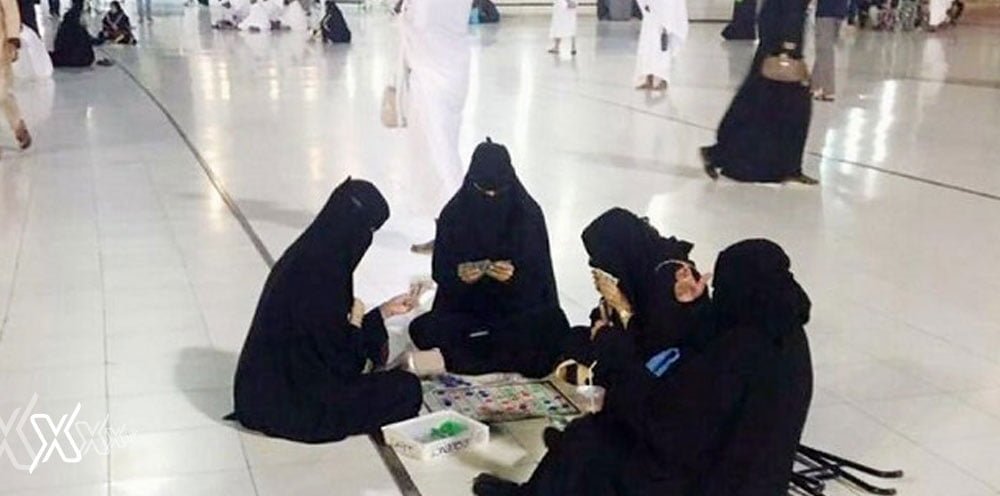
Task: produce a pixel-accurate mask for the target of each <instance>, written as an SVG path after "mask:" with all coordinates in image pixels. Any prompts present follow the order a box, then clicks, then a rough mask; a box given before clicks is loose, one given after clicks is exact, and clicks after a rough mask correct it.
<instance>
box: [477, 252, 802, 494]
mask: <svg viewBox="0 0 1000 496" xmlns="http://www.w3.org/2000/svg"><path fill="white" fill-rule="evenodd" d="M788 267H789V265H788V259H787V257H786V256H785V255H784V253H783V252H782V251H781V249H780V248H778V247H777V246H776V245H774V244H773V243H769V242H765V241H759V240H756V241H747V242H743V243H739V244H737V245H734V246H733V247H730V248H729V249H727V250H726V251H725V252H723V253H722V254H721V255H720V257H719V260H718V262H717V264H716V283H715V291H716V293H715V294H716V296H717V301H715V302H714V303H713V305H712V308H713V312H712V313H713V316H714V318H713V320H712V322H713V324H712V327H711V329H698V330H697V331H696V332H706V334H707V335H705V336H704V339H703V340H700V341H701V342H699V343H698V344H696V345H694V346H692V347H690V349H689V350H688V353H685V355H684V358H682V361H681V362H680V363H679V365H678V366H677V367H676V368H674V369H671V370H670V372H669V373H668V374H666V375H664V376H663V377H659V378H657V377H655V376H653V375H652V374H650V373H649V372H648V371H647V370H646V369H645V367H644V366H642V364H638V363H636V362H634V361H633V360H632V358H631V357H632V356H633V355H634V353H635V350H633V349H632V348H633V347H634V344H635V343H634V341H633V340H632V339H629V336H628V335H627V334H626V333H622V332H608V331H604V332H601V333H600V334H599V335H598V338H597V349H598V350H599V352H598V353H599V356H598V360H599V362H598V363H599V365H598V368H597V371H596V372H597V373H598V374H600V375H604V376H605V381H606V382H607V383H608V384H609V386H608V390H607V395H606V397H605V407H604V409H603V410H602V411H601V412H600V413H598V414H595V415H594V416H592V417H585V418H583V419H581V420H578V421H575V422H573V423H571V424H570V426H569V427H568V428H567V429H566V431H565V433H563V434H562V436H558V437H556V436H552V435H549V436H547V437H546V440H547V442H549V444H554V446H550V448H551V449H550V450H549V452H548V453H547V454H546V456H545V457H544V458H543V459H542V462H541V464H539V466H538V468H537V469H536V471H535V473H534V474H532V477H531V479H530V480H529V481H528V482H527V483H526V484H524V485H522V486H516V485H513V484H507V485H498V484H477V487H476V489H477V494H479V495H480V496H499V495H508V496H515V495H517V496H529V495H530V496H561V495H565V494H573V495H574V496H661V495H662V496H778V495H782V494H786V493H787V491H788V483H789V478H790V476H791V471H792V462H793V459H794V455H795V452H796V449H797V447H798V443H799V438H800V436H801V434H802V428H803V425H804V423H805V418H806V414H807V412H808V408H809V401H810V398H811V395H812V365H811V362H810V358H809V348H808V343H807V340H806V337H805V332H804V330H803V328H802V326H803V325H804V324H805V323H806V322H807V320H808V313H809V299H808V297H807V296H806V295H805V292H804V291H802V289H801V288H800V287H799V286H798V284H797V283H796V282H795V280H794V278H793V277H792V275H791V273H790V272H789V271H788ZM568 447H572V449H569V448H568ZM606 453H611V454H612V455H611V456H610V458H607V459H605V458H602V457H604V455H605V454H606ZM601 464H606V465H601ZM609 469H610V470H609Z"/></svg>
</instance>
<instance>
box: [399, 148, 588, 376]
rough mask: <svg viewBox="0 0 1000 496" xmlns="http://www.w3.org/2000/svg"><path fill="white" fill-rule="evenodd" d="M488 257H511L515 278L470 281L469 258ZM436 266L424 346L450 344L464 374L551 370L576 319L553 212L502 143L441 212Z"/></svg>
mask: <svg viewBox="0 0 1000 496" xmlns="http://www.w3.org/2000/svg"><path fill="white" fill-rule="evenodd" d="M480 260H491V261H494V262H498V261H510V262H511V263H512V264H513V265H514V268H515V272H514V276H513V278H511V279H510V280H508V281H504V282H501V281H498V280H495V279H493V278H491V277H489V276H484V277H483V278H482V279H480V280H479V281H477V282H475V283H472V284H467V283H465V282H463V281H462V280H461V279H460V277H459V274H458V267H459V265H460V264H463V263H467V262H476V261H480ZM432 266H433V275H434V281H435V282H436V283H437V285H438V289H437V294H436V296H435V299H434V307H433V310H432V311H431V313H429V314H427V315H425V316H422V317H420V318H418V319H417V320H416V321H414V322H413V323H412V324H411V326H410V335H411V337H412V338H413V341H414V343H415V344H417V346H418V347H420V348H432V347H438V348H441V349H442V352H443V354H444V356H445V361H446V363H447V365H448V368H449V370H452V371H455V372H461V373H483V372H496V371H513V372H521V373H524V374H526V375H531V376H539V375H545V374H547V373H548V372H551V368H550V367H551V366H552V365H553V364H554V363H553V362H554V361H555V359H556V357H557V356H558V352H559V346H560V345H559V344H558V343H559V342H560V341H561V340H562V339H563V337H564V335H565V333H566V331H567V330H568V328H569V324H568V323H567V322H566V318H565V315H564V314H563V312H562V310H561V309H560V308H559V298H558V294H557V290H556V282H555V275H554V273H553V270H552V257H551V254H550V250H549V239H548V232H547V230H546V227H545V216H544V214H543V213H542V209H541V208H540V207H539V206H538V204H537V203H536V202H535V200H534V199H532V198H531V195H529V194H528V192H527V191H526V190H525V189H524V186H523V185H522V184H521V182H520V180H518V178H517V175H516V173H515V172H514V168H513V166H512V165H511V159H510V154H509V153H508V152H507V149H506V148H504V147H503V146H502V145H499V144H496V143H492V142H485V143H482V144H480V145H479V146H478V147H477V148H476V150H475V152H474V153H473V156H472V162H471V164H470V166H469V171H468V173H467V174H466V177H465V181H464V183H463V185H462V187H461V189H459V191H458V192H457V193H456V194H455V196H454V197H453V198H452V199H451V200H450V201H449V202H448V203H447V204H446V205H445V207H444V209H443V210H442V211H441V215H440V216H439V217H438V221H437V235H436V237H435V241H434V259H433V263H432Z"/></svg>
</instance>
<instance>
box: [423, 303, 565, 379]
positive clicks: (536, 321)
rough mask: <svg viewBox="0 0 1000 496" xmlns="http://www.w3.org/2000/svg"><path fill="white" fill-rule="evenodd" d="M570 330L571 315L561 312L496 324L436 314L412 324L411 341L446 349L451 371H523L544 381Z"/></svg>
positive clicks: (525, 315) (542, 312) (534, 312)
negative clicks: (567, 318) (568, 318)
mask: <svg viewBox="0 0 1000 496" xmlns="http://www.w3.org/2000/svg"><path fill="white" fill-rule="evenodd" d="M568 331H569V323H568V321H567V320H566V315H565V314H563V312H562V310H561V309H559V308H540V309H535V310H529V311H524V312H521V313H519V314H516V315H513V316H511V317H508V318H503V319H491V320H485V319H480V318H477V317H475V316H473V315H469V314H462V313H453V312H442V311H432V312H430V313H426V314H424V315H421V316H420V317H418V318H416V319H415V320H414V321H413V322H412V323H411V324H410V338H411V339H412V340H413V344H415V345H416V346H417V348H420V349H422V350H426V349H430V348H440V349H441V354H442V355H444V360H445V366H446V367H447V368H448V371H450V372H455V373H458V374H472V375H477V374H487V373H492V372H517V373H520V374H523V375H525V376H528V377H544V376H546V375H548V374H549V373H550V372H552V369H553V368H554V366H555V365H556V361H557V359H558V358H559V355H560V353H561V351H562V346H563V342H564V340H565V339H566V337H567V334H568Z"/></svg>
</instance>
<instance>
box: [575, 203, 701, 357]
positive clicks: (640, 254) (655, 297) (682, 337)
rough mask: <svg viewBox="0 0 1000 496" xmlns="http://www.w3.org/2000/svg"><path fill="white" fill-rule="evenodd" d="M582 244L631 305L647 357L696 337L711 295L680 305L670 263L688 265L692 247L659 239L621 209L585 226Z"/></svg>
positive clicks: (644, 222)
mask: <svg viewBox="0 0 1000 496" xmlns="http://www.w3.org/2000/svg"><path fill="white" fill-rule="evenodd" d="M583 244H584V248H585V249H586V250H587V254H588V255H589V256H590V265H591V266H592V267H594V268H597V269H600V270H603V271H605V272H607V273H609V274H611V275H612V276H614V277H616V278H618V285H619V289H621V291H622V292H623V293H624V294H625V296H626V298H628V300H629V302H630V303H631V304H632V310H633V312H634V317H633V322H635V323H636V324H635V326H634V327H635V328H637V329H638V330H637V345H638V347H639V352H640V353H642V354H643V356H644V357H645V358H648V356H650V355H652V354H654V353H658V352H660V351H663V350H664V349H666V348H668V347H670V346H678V345H682V344H685V342H686V341H687V340H688V339H689V335H691V334H692V333H697V330H696V325H695V324H696V323H695V322H694V321H693V320H692V319H693V318H694V313H693V312H694V310H696V308H697V307H698V306H699V304H700V303H701V302H702V301H704V300H705V299H707V296H704V297H703V298H702V299H700V300H698V301H696V302H692V303H691V304H682V303H680V302H678V301H677V300H676V298H675V296H674V292H673V290H674V283H675V282H676V275H675V271H676V269H677V268H678V267H677V264H675V263H666V262H668V261H671V260H674V261H679V262H686V263H690V260H689V258H688V255H689V253H690V252H691V249H692V248H693V246H694V245H692V244H691V243H689V242H687V241H683V240H679V239H677V238H675V237H669V238H665V237H663V236H661V235H660V233H659V232H658V231H657V230H656V228H654V227H653V226H652V225H650V224H649V222H648V221H647V220H646V219H643V218H640V217H638V216H637V215H635V214H634V213H632V212H629V211H628V210H625V209H622V208H613V209H611V210H608V211H607V212H605V213H604V214H602V215H601V216H600V217H598V218H597V219H596V220H594V221H593V222H592V223H591V224H590V225H589V226H587V228H586V229H585V230H584V231H583ZM692 265H693V264H692ZM629 325H630V327H632V326H633V324H632V323H630V324H629Z"/></svg>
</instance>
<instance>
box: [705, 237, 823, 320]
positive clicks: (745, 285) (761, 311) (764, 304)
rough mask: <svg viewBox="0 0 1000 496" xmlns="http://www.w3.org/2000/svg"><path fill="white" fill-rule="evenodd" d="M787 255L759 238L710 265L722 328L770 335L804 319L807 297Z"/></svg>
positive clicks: (727, 251) (726, 252)
mask: <svg viewBox="0 0 1000 496" xmlns="http://www.w3.org/2000/svg"><path fill="white" fill-rule="evenodd" d="M790 267H791V262H790V260H789V259H788V255H786V254H785V252H784V250H782V249H781V247H780V246H778V245H777V244H775V243H773V242H771V241H768V240H764V239H750V240H745V241H741V242H739V243H736V244H735V245H732V246H730V247H729V248H726V249H725V250H724V251H723V252H722V253H720V254H719V258H718V260H717V261H716V264H715V279H714V282H713V286H714V289H715V292H714V295H713V299H714V302H715V303H714V306H715V313H716V316H717V319H718V321H719V326H720V327H722V328H733V327H753V328H755V329H759V330H760V331H761V332H764V333H765V334H766V336H767V337H769V338H771V339H780V338H781V337H782V336H784V335H785V334H788V333H790V332H793V331H796V330H799V329H801V328H802V326H804V325H805V324H806V323H808V322H809V311H810V307H811V303H810V301H809V296H808V295H807V294H806V292H805V291H804V290H803V289H802V287H801V286H799V284H798V282H796V281H795V276H793V275H792V273H791V271H790V270H789V269H790Z"/></svg>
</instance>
